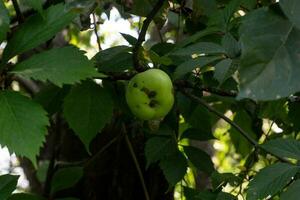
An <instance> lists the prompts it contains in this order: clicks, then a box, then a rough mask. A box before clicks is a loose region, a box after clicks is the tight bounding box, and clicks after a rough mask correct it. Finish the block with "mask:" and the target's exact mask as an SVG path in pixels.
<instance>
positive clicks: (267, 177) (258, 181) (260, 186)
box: [247, 163, 299, 200]
mask: <svg viewBox="0 0 300 200" xmlns="http://www.w3.org/2000/svg"><path fill="white" fill-rule="evenodd" d="M298 170H299V167H298V166H294V165H290V164H286V163H276V164H273V165H271V166H268V167H266V168H264V169H262V170H261V171H259V172H258V173H257V174H256V176H254V178H253V180H252V181H251V182H250V184H249V189H248V192H247V200H261V199H264V198H266V197H268V196H273V195H274V194H276V193H277V192H279V191H280V190H282V189H283V188H284V187H285V186H286V185H287V184H288V182H289V181H290V180H291V179H292V178H293V176H295V174H296V173H297V171H298Z"/></svg>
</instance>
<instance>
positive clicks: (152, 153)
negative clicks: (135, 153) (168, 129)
mask: <svg viewBox="0 0 300 200" xmlns="http://www.w3.org/2000/svg"><path fill="white" fill-rule="evenodd" d="M176 150H177V144H176V142H175V140H174V138H173V137H152V138H150V139H148V140H147V142H146V146H145V156H146V160H147V165H146V166H147V168H148V167H149V165H150V164H152V163H154V162H157V161H159V160H162V159H163V158H166V157H168V156H170V155H171V154H174V152H176Z"/></svg>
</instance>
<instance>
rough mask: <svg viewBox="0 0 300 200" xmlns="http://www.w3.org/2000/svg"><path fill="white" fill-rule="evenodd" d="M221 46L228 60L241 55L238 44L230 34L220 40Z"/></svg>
mask: <svg viewBox="0 0 300 200" xmlns="http://www.w3.org/2000/svg"><path fill="white" fill-rule="evenodd" d="M222 46H223V48H224V49H225V51H226V54H227V56H228V57H229V58H235V57H238V56H239V55H240V53H241V46H240V44H239V43H238V41H237V40H236V39H235V38H234V37H233V36H232V35H231V34H230V33H227V34H225V35H224V37H223V38H222Z"/></svg>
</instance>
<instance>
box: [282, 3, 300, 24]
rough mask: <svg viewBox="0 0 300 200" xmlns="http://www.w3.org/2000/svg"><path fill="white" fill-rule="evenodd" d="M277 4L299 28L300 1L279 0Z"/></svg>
mask: <svg viewBox="0 0 300 200" xmlns="http://www.w3.org/2000/svg"><path fill="white" fill-rule="evenodd" d="M279 5H280V7H281V8H282V10H283V12H284V14H285V15H286V16H287V17H288V18H289V20H290V21H291V22H292V23H293V24H295V26H297V27H298V28H299V29H300V2H299V1H298V0H280V1H279Z"/></svg>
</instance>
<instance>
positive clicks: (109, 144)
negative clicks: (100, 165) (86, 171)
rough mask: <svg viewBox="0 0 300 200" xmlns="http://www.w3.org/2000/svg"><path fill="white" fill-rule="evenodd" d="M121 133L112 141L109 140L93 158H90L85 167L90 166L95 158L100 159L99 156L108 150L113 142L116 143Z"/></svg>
mask: <svg viewBox="0 0 300 200" xmlns="http://www.w3.org/2000/svg"><path fill="white" fill-rule="evenodd" d="M119 136H120V135H117V136H116V137H114V138H113V139H112V140H111V141H109V142H108V143H107V144H105V145H104V146H103V147H102V148H101V149H100V150H99V151H98V152H97V153H96V154H95V155H94V156H93V157H92V158H91V159H89V160H88V161H87V162H86V163H85V164H84V167H87V166H89V165H90V164H91V163H93V162H94V161H95V160H97V159H98V157H99V156H100V155H101V154H102V153H103V152H105V151H106V149H108V148H109V147H110V146H111V145H112V144H114V143H115V142H116V141H117V140H118V138H119Z"/></svg>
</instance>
